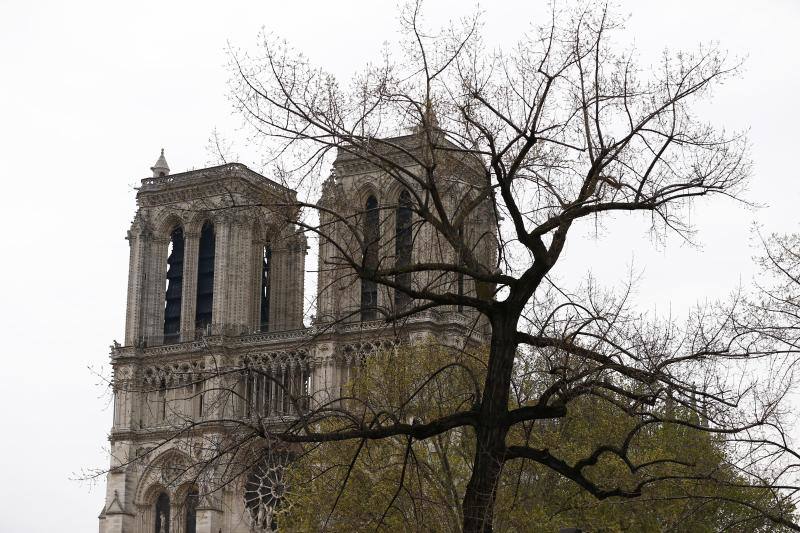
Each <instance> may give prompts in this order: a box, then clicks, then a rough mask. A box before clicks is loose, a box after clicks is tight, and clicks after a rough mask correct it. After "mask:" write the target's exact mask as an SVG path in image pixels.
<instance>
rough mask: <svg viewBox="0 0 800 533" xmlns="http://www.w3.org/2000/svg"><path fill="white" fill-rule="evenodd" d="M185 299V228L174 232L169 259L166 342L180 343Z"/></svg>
mask: <svg viewBox="0 0 800 533" xmlns="http://www.w3.org/2000/svg"><path fill="white" fill-rule="evenodd" d="M182 297H183V228H181V227H180V226H179V227H177V228H175V229H174V230H172V234H171V235H170V243H169V256H168V257H167V295H166V298H165V302H164V342H165V343H171V342H178V340H179V338H180V334H181V299H182Z"/></svg>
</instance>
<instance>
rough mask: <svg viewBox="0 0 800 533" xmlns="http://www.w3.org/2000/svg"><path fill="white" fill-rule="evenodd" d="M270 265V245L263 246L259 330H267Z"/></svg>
mask: <svg viewBox="0 0 800 533" xmlns="http://www.w3.org/2000/svg"><path fill="white" fill-rule="evenodd" d="M271 267H272V247H271V246H270V245H269V244H267V245H266V246H264V251H263V255H262V262H261V331H268V330H269V291H270V269H271Z"/></svg>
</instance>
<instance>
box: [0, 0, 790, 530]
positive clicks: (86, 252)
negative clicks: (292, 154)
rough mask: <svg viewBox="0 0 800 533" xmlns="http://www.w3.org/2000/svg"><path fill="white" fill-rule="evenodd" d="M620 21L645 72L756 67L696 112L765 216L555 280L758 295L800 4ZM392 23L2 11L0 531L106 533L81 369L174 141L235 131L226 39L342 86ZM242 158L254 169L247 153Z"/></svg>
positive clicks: (611, 238) (604, 255)
mask: <svg viewBox="0 0 800 533" xmlns="http://www.w3.org/2000/svg"><path fill="white" fill-rule="evenodd" d="M535 4H536V2H534V1H533V0H521V1H509V0H503V1H497V2H485V3H484V4H482V8H483V9H484V10H485V11H486V13H485V19H484V20H485V23H486V27H485V31H486V36H487V40H488V43H489V45H490V46H492V47H498V46H508V45H510V44H511V43H512V42H513V41H514V40H515V39H517V38H519V37H520V36H521V34H522V33H523V32H524V31H525V30H526V29H528V24H529V23H530V22H531V21H532V19H534V18H535V17H536V16H537V14H538V13H539V12H540V9H541V6H538V7H537V6H536V5H535ZM532 5H534V7H531V6H532ZM470 7H471V6H469V5H468V3H467V2H461V1H459V2H449V1H448V2H445V1H430V2H429V3H428V15H429V18H430V19H431V22H433V23H436V22H437V21H438V22H446V21H447V20H448V19H449V18H450V17H452V16H453V15H454V14H462V13H464V12H465V11H466V10H469V9H470ZM621 12H623V13H629V14H630V15H631V19H630V23H629V32H628V34H627V38H628V39H630V40H631V41H634V42H635V43H636V45H637V47H638V48H639V49H640V50H641V54H642V62H643V65H644V66H647V65H649V64H650V62H651V61H653V60H655V59H656V58H657V55H658V53H659V52H660V51H661V50H662V49H663V48H664V47H669V48H671V49H680V48H684V49H694V48H696V47H697V45H698V44H699V43H701V42H709V41H719V42H720V44H721V46H722V47H723V48H726V49H727V50H729V51H730V53H731V55H732V56H740V57H745V58H746V68H745V70H744V73H743V77H742V78H741V79H736V80H732V81H730V82H728V83H727V84H726V85H725V86H724V87H722V88H721V89H720V90H718V91H717V92H716V93H715V98H714V99H713V101H712V102H711V105H709V106H704V107H703V109H704V110H705V111H707V118H708V119H709V120H711V121H713V122H715V123H717V124H724V125H725V126H726V127H727V128H728V129H748V128H749V129H750V138H751V140H752V143H753V158H754V162H755V166H754V175H753V180H752V184H751V187H750V192H749V198H750V199H751V200H753V201H754V202H757V203H760V204H763V205H765V206H766V207H764V208H761V209H757V210H752V209H745V208H743V207H742V206H740V205H737V204H735V203H733V202H725V201H722V202H715V203H712V204H700V205H698V207H697V208H696V209H695V210H694V211H693V213H692V220H693V222H694V223H695V224H696V226H697V228H698V230H699V233H698V236H697V238H698V242H699V243H700V244H701V246H700V247H689V246H685V245H681V244H680V243H678V242H674V243H673V242H669V243H668V244H667V245H666V246H661V245H658V244H657V243H653V241H652V240H651V239H650V238H649V237H648V236H647V234H646V232H645V229H646V228H645V226H644V225H641V224H639V225H636V224H630V223H629V222H630V221H627V222H625V221H618V222H614V223H611V224H609V225H607V226H606V227H605V228H604V229H603V231H602V232H601V233H600V235H599V236H598V237H597V238H594V237H592V238H590V237H581V238H579V239H576V240H575V241H573V242H571V243H570V245H569V247H568V249H567V254H566V261H565V262H564V264H563V265H561V266H560V267H559V268H560V269H562V270H561V271H560V272H559V275H563V276H564V277H566V278H569V277H570V276H572V277H575V276H577V277H580V276H584V275H585V273H586V272H587V271H588V270H591V271H592V272H593V273H594V275H596V276H597V277H598V279H599V280H600V281H601V283H604V284H606V285H614V284H615V283H618V282H620V281H621V280H622V279H624V276H625V271H626V270H627V269H628V266H629V265H630V264H633V267H634V269H635V270H636V271H637V272H640V273H641V274H642V280H641V282H640V284H639V288H638V293H637V302H639V304H640V305H642V306H643V307H644V308H646V309H648V310H651V311H654V312H662V313H666V312H673V314H677V315H680V314H682V313H684V312H685V310H686V309H687V308H688V307H689V306H691V305H693V304H694V303H695V302H698V301H705V300H708V299H715V298H720V297H725V295H726V294H728V293H729V292H730V291H731V290H733V289H735V288H736V287H737V286H738V285H739V284H740V283H741V284H742V285H744V286H747V285H748V284H749V283H750V281H751V278H752V274H753V266H752V262H751V257H752V256H753V255H754V254H756V253H757V250H756V249H755V248H754V247H753V246H752V242H751V241H752V239H751V236H752V233H751V230H750V227H751V225H752V224H753V223H754V222H757V223H759V224H761V225H762V226H763V227H764V228H765V230H766V231H779V232H791V231H796V230H797V224H798V221H800V213H798V211H799V210H798V199H800V173H799V172H798V170H797V169H798V165H797V163H796V160H795V157H794V156H795V155H796V154H797V152H798V150H799V149H798V141H797V134H796V132H797V131H798V127H800V111H799V110H798V109H799V108H798V105H797V99H798V96H800V68H798V66H800V65H799V63H800V60H798V56H800V36H799V34H800V32H798V29H797V28H798V27H799V26H800V2H796V1H792V0H786V1H778V0H773V1H771V2H770V1H762V2H752V1H750V2H732V1H730V0H728V1H715V2H712V1H697V0H692V1H672V2H641V1H639V2H634V1H631V2H623V3H622V5H621ZM396 14H397V11H396V9H395V5H394V2H379V1H377V0H372V1H364V2H357V1H344V0H340V1H336V2H333V1H328V2H311V1H309V0H306V1H295V2H286V1H281V2H266V1H265V2H250V3H245V2H236V1H227V2H224V3H223V2H198V1H195V2H188V1H187V2H143V1H140V2H126V3H122V2H108V1H104V2H100V1H98V2H86V1H80V0H73V1H71V2H63V1H59V2H56V1H45V0H38V1H32V0H25V1H13V0H0V68H1V69H2V71H1V72H2V75H1V76H0V155H2V166H0V178H2V180H1V182H0V183H1V186H2V192H0V228H2V229H0V253H2V261H0V342H1V343H2V344H1V346H2V349H1V350H0V358H1V360H2V361H1V363H0V364H2V366H1V367H0V368H2V370H0V415H2V416H0V424H1V425H0V428H2V430H0V431H1V433H2V437H0V477H1V478H2V479H3V482H2V483H0V532H3V533H5V532H28V531H30V532H34V531H35V532H48V533H51V532H56V531H58V532H78V533H83V532H88V531H96V529H97V518H96V517H97V515H98V513H99V512H100V509H101V506H102V502H103V490H104V481H103V480H100V481H99V482H98V483H97V484H96V486H94V487H92V486H91V485H90V484H87V483H81V482H78V481H74V480H72V479H71V478H74V477H78V476H80V472H81V470H82V469H84V468H92V467H102V466H104V465H105V464H106V463H107V457H106V455H105V450H104V446H105V445H106V443H107V441H106V437H107V433H108V430H109V428H110V425H111V412H110V410H109V409H108V404H107V398H106V397H105V396H104V388H103V387H102V386H100V385H98V383H99V382H100V381H101V380H100V379H98V378H97V377H95V376H94V375H93V373H92V371H90V370H89V367H92V368H94V369H98V370H103V371H106V372H107V370H108V369H107V363H108V345H109V344H110V343H111V341H112V340H113V339H119V340H121V339H122V336H123V327H124V312H125V309H124V306H125V290H126V278H127V263H128V246H127V242H126V241H125V240H124V236H125V232H126V231H127V229H128V227H129V224H130V221H131V219H132V217H133V213H134V208H135V191H134V189H133V187H135V186H136V185H137V184H138V182H139V180H140V179H141V178H143V177H146V176H147V175H148V174H149V167H150V166H151V165H152V164H153V163H154V162H155V159H156V158H157V156H158V151H159V149H160V148H162V147H164V148H166V155H167V160H168V161H169V164H170V166H171V167H172V169H173V172H176V171H181V170H185V169H188V168H192V167H196V168H200V167H202V166H205V164H206V163H207V162H208V161H209V160H210V159H211V158H212V157H211V154H210V153H209V151H208V149H207V146H208V144H209V142H208V140H209V137H210V135H211V132H212V130H214V128H216V129H217V130H218V131H219V132H220V133H221V134H222V135H223V136H225V137H226V138H228V139H231V140H233V141H236V140H237V139H239V138H240V137H241V135H240V134H239V133H237V127H238V125H239V123H240V121H239V119H238V118H237V117H236V116H233V115H232V111H231V107H230V104H229V102H228V99H227V85H226V80H227V78H228V72H227V70H226V68H225V64H226V53H225V48H226V43H227V42H228V41H230V42H232V43H233V44H234V45H237V46H240V47H243V48H250V49H252V48H253V47H254V46H255V45H256V40H257V35H258V32H259V30H260V29H261V27H262V26H264V27H265V28H266V29H267V30H269V31H274V32H275V33H277V34H279V35H282V36H284V37H286V38H287V39H288V40H289V41H290V42H291V43H293V44H294V45H295V46H296V47H297V48H298V49H300V50H303V51H304V52H305V53H306V55H308V56H309V57H310V58H311V60H312V61H314V62H316V63H317V64H319V65H321V66H324V67H325V68H326V69H328V70H330V71H332V72H334V73H335V74H337V75H340V76H342V77H343V78H345V79H347V78H349V77H350V75H351V74H352V73H353V71H354V69H356V68H358V67H359V66H361V65H363V64H364V63H365V62H366V61H368V60H370V59H373V58H376V57H377V54H378V51H379V48H380V47H381V45H382V43H383V42H385V41H387V42H389V43H390V44H391V43H392V42H394V41H395V39H396V30H397V24H396ZM232 152H234V153H240V154H242V162H243V163H245V164H251V163H252V162H253V160H256V159H257V154H252V152H251V151H250V150H249V149H248V148H247V147H246V146H245V145H239V144H237V145H235V146H234V147H233V150H232ZM248 154H250V155H248ZM623 224H624V226H625V231H624V232H623V231H622V229H621V227H622V225H623ZM631 231H633V233H631Z"/></svg>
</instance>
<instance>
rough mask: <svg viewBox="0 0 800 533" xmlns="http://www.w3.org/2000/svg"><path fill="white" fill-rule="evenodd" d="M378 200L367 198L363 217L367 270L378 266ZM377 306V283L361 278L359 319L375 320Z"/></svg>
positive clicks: (364, 264) (364, 260)
mask: <svg viewBox="0 0 800 533" xmlns="http://www.w3.org/2000/svg"><path fill="white" fill-rule="evenodd" d="M378 225H379V213H378V200H377V199H375V197H374V196H370V197H369V198H367V204H366V213H365V216H364V219H363V228H362V231H363V233H364V259H363V263H362V265H363V267H364V269H365V270H367V271H372V270H375V269H377V268H378V245H379V243H378V238H379V231H378ZM377 308H378V285H377V283H375V281H372V280H367V279H362V280H361V320H375V319H376V318H377Z"/></svg>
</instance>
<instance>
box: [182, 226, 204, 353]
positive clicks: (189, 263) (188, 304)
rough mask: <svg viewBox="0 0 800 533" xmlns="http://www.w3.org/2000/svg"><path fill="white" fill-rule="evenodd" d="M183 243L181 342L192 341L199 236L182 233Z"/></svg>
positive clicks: (195, 304) (195, 307) (195, 306)
mask: <svg viewBox="0 0 800 533" xmlns="http://www.w3.org/2000/svg"><path fill="white" fill-rule="evenodd" d="M183 238H184V241H183V300H182V301H181V342H186V341H192V340H194V335H195V327H194V322H195V314H196V309H197V259H198V254H199V250H200V234H199V233H195V232H192V233H184V236H183Z"/></svg>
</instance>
